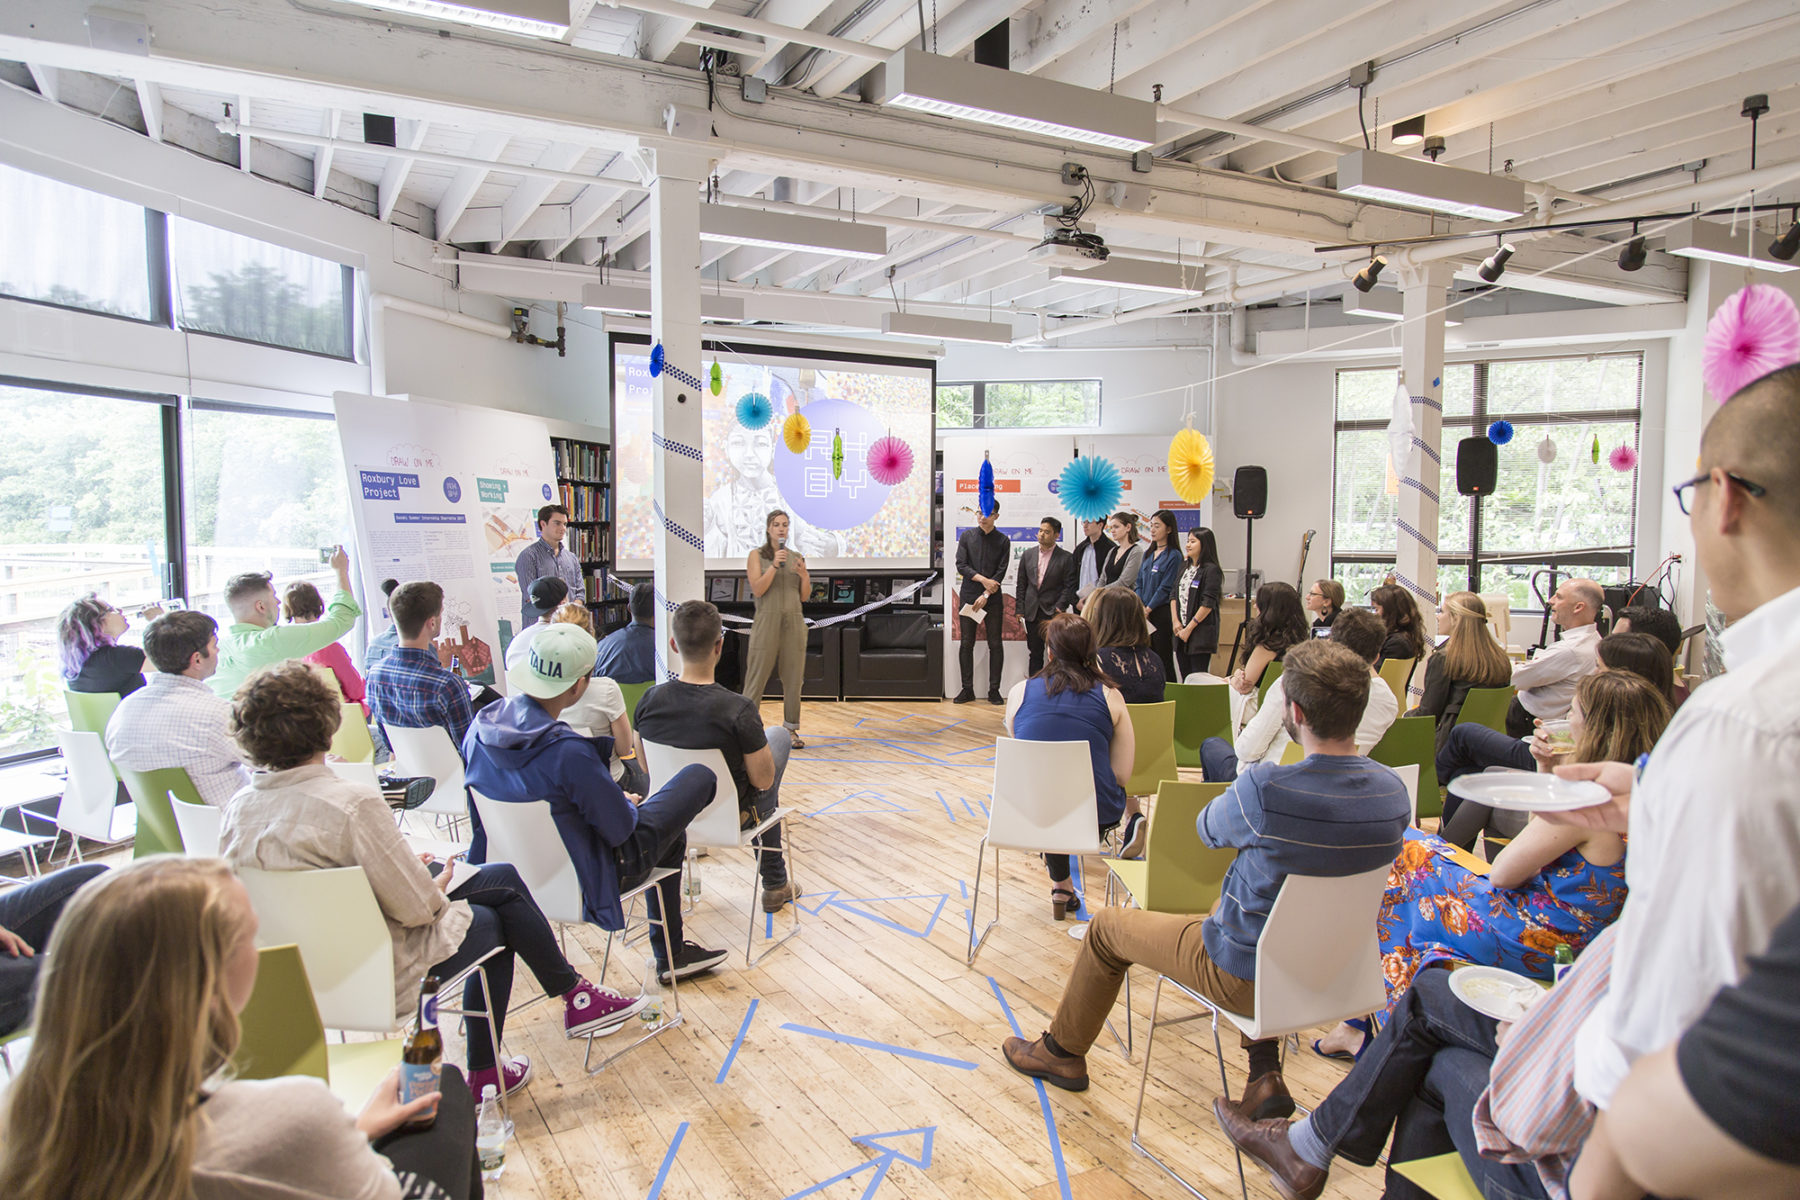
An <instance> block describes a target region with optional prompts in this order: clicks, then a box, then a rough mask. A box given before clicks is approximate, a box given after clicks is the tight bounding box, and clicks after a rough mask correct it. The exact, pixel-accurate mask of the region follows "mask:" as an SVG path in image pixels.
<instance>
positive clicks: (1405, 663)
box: [1376, 658, 1419, 712]
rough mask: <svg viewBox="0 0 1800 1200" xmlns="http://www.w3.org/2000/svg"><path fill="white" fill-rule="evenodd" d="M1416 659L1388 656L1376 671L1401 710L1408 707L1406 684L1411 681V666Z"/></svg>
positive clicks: (1415, 663)
mask: <svg viewBox="0 0 1800 1200" xmlns="http://www.w3.org/2000/svg"><path fill="white" fill-rule="evenodd" d="M1418 661H1419V660H1418V659H1416V658H1390V659H1388V660H1387V661H1386V662H1384V663H1382V664H1381V670H1380V671H1378V672H1376V674H1378V675H1380V676H1381V678H1382V679H1383V681H1385V682H1386V683H1387V685H1388V690H1390V691H1392V692H1393V693H1394V699H1396V700H1398V701H1399V702H1400V711H1401V712H1405V711H1406V710H1407V708H1409V707H1410V706H1409V705H1408V704H1407V703H1406V685H1407V684H1409V683H1411V682H1412V675H1413V667H1414V666H1415V665H1417V663H1418Z"/></svg>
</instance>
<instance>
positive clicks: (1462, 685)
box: [1410, 592, 1512, 748]
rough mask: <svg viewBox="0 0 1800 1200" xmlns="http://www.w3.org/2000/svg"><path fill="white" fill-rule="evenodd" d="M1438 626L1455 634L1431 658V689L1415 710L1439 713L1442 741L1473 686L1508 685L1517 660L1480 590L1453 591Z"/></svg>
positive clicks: (1428, 714)
mask: <svg viewBox="0 0 1800 1200" xmlns="http://www.w3.org/2000/svg"><path fill="white" fill-rule="evenodd" d="M1438 629H1439V630H1440V631H1443V632H1447V633H1448V634H1449V640H1448V641H1446V642H1445V643H1444V646H1443V649H1441V650H1439V651H1438V652H1437V653H1436V654H1433V655H1432V656H1431V658H1430V659H1429V660H1427V662H1426V663H1425V694H1424V695H1423V696H1422V697H1421V698H1420V700H1419V707H1417V708H1415V709H1413V711H1412V713H1411V714H1410V715H1412V716H1415V717H1436V718H1437V734H1438V746H1439V747H1440V748H1442V746H1443V744H1444V741H1445V740H1446V739H1447V738H1448V737H1449V736H1450V730H1451V728H1452V727H1454V726H1455V724H1456V717H1457V714H1459V713H1460V712H1462V706H1463V701H1464V700H1465V699H1467V697H1468V695H1469V689H1470V688H1478V687H1483V688H1487V687H1505V686H1506V685H1507V684H1508V683H1510V682H1511V681H1512V662H1511V660H1509V659H1508V658H1507V657H1506V651H1505V650H1503V649H1502V648H1501V646H1500V643H1499V642H1497V641H1495V640H1494V635H1493V634H1492V633H1491V632H1489V630H1488V610H1487V605H1486V604H1484V603H1482V600H1481V597H1480V596H1477V595H1476V594H1475V593H1474V592H1452V593H1450V595H1448V596H1446V597H1444V602H1443V603H1442V604H1441V605H1439V606H1438Z"/></svg>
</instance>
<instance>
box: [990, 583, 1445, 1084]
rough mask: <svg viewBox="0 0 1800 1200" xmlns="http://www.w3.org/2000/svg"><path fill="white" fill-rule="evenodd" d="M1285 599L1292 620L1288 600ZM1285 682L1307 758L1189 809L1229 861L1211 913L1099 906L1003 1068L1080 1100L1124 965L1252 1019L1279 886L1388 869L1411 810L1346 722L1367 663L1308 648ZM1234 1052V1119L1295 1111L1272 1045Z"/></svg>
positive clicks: (1361, 692) (1362, 694)
mask: <svg viewBox="0 0 1800 1200" xmlns="http://www.w3.org/2000/svg"><path fill="white" fill-rule="evenodd" d="M1289 590H1290V591H1291V590H1292V589H1289ZM1295 601H1296V603H1295V610H1296V611H1298V609H1299V604H1298V597H1297V596H1296V597H1295ZM1283 678H1284V679H1285V680H1286V681H1287V688H1286V694H1285V701H1284V704H1285V707H1286V709H1287V718H1288V720H1289V721H1290V722H1292V723H1293V724H1294V726H1295V728H1296V730H1297V731H1298V734H1299V740H1300V743H1301V745H1303V746H1304V747H1305V748H1306V753H1307V757H1306V758H1305V759H1304V760H1303V761H1301V762H1298V763H1295V764H1293V765H1292V766H1286V767H1283V766H1276V765H1273V764H1270V763H1259V764H1257V765H1256V766H1253V767H1251V768H1250V769H1249V770H1248V771H1246V772H1245V773H1244V774H1243V775H1242V776H1240V777H1239V778H1238V780H1237V782H1236V783H1234V784H1232V785H1231V787H1230V789H1229V790H1228V791H1226V793H1225V794H1224V795H1223V796H1220V797H1219V798H1218V799H1217V800H1215V801H1213V802H1212V803H1211V804H1210V805H1208V806H1207V807H1206V808H1205V810H1203V811H1202V812H1201V814H1200V819H1199V823H1198V825H1199V834H1200V840H1201V841H1202V842H1204V843H1205V844H1206V845H1208V846H1214V847H1235V848H1236V849H1237V851H1238V855H1237V858H1236V859H1235V860H1234V861H1233V862H1232V864H1231V866H1230V867H1229V868H1228V869H1227V871H1226V873H1225V882H1224V888H1223V892H1222V894H1221V898H1220V900H1219V903H1218V905H1217V906H1216V908H1215V909H1214V910H1213V913H1212V915H1211V916H1209V917H1205V918H1200V917H1189V916H1180V915H1176V914H1172V913H1157V912H1146V911H1144V910H1142V909H1125V908H1103V909H1101V910H1100V911H1099V912H1098V913H1096V914H1095V916H1094V920H1093V923H1092V924H1091V925H1090V926H1089V929H1088V935H1087V937H1086V939H1085V940H1083V942H1082V943H1081V950H1080V951H1079V952H1078V955H1077V957H1076V960H1075V969H1074V972H1073V974H1072V975H1071V976H1070V979H1069V983H1068V986H1067V987H1066V988H1065V989H1064V991H1063V996H1062V1002H1061V1003H1060V1004H1059V1005H1058V1006H1057V1010H1056V1016H1055V1018H1054V1020H1053V1021H1052V1022H1051V1025H1050V1029H1049V1031H1048V1032H1046V1033H1045V1034H1044V1035H1043V1036H1042V1037H1040V1038H1038V1039H1037V1040H1036V1041H1034V1042H1026V1041H1024V1040H1023V1039H1021V1038H1008V1039H1007V1041H1006V1043H1005V1046H1004V1047H1003V1051H1004V1053H1005V1055H1006V1060H1007V1062H1009V1063H1011V1064H1012V1066H1013V1068H1014V1069H1015V1070H1018V1071H1020V1072H1022V1073H1023V1074H1026V1075H1031V1076H1034V1077H1036V1078H1039V1079H1043V1080H1045V1081H1046V1082H1049V1083H1051V1084H1053V1085H1055V1086H1056V1087H1060V1088H1065V1089H1068V1090H1070V1091H1081V1090H1083V1089H1085V1088H1086V1087H1087V1083H1088V1074H1087V1059H1086V1057H1085V1056H1086V1054H1087V1051H1088V1048H1089V1047H1090V1046H1092V1045H1093V1043H1094V1039H1095V1038H1096V1037H1097V1036H1098V1035H1099V1033H1100V1029H1101V1027H1102V1026H1103V1025H1104V1024H1105V1021H1106V1017H1107V1014H1108V1013H1110V1012H1111V1011H1112V1007H1113V1002H1114V1001H1115V1000H1116V999H1117V997H1118V992H1119V985H1120V983H1121V982H1122V981H1123V980H1124V978H1125V972H1126V969H1127V968H1128V967H1130V966H1132V965H1133V964H1141V965H1143V966H1145V967H1147V968H1148V969H1149V970H1151V971H1153V972H1160V973H1161V974H1164V975H1167V976H1169V977H1170V978H1171V979H1175V980H1177V981H1179V982H1180V983H1181V984H1183V985H1184V986H1186V987H1190V988H1193V989H1194V990H1195V991H1198V992H1200V993H1202V994H1204V995H1206V996H1208V997H1210V998H1211V999H1213V1000H1215V1001H1217V1002H1219V1003H1220V1004H1223V1005H1224V1006H1225V1007H1227V1008H1229V1009H1231V1010H1232V1011H1233V1012H1250V1011H1251V1010H1252V1009H1253V1008H1254V1007H1255V1002H1256V984H1255V981H1254V976H1255V972H1256V943H1257V940H1258V939H1259V938H1260V937H1261V936H1262V931H1263V924H1264V921H1265V920H1266V918H1267V914H1268V911H1269V909H1270V907H1271V906H1272V905H1273V904H1274V902H1275V897H1276V895H1277V894H1278V893H1279V892H1280V890H1281V885H1282V883H1283V881H1285V880H1286V878H1287V877H1288V876H1289V875H1330V876H1343V875H1351V874H1357V873H1361V872H1364V871H1369V870H1373V869H1375V868H1377V867H1384V866H1386V865H1387V864H1388V863H1391V862H1392V861H1393V859H1394V855H1395V854H1396V853H1398V852H1399V849H1400V845H1401V833H1402V832H1403V831H1404V830H1405V828H1406V824H1407V821H1408V820H1409V819H1410V815H1411V814H1410V810H1411V802H1410V800H1409V799H1408V797H1407V793H1406V786H1405V785H1404V784H1403V783H1401V782H1400V778H1399V776H1397V775H1395V774H1394V772H1392V771H1390V770H1389V769H1388V768H1386V767H1384V766H1382V765H1381V764H1379V763H1375V762H1371V761H1370V760H1369V759H1367V758H1364V757H1362V756H1361V755H1359V754H1357V753H1356V746H1355V741H1354V738H1355V734H1356V723H1357V722H1358V721H1359V720H1361V718H1362V711H1363V706H1364V705H1365V704H1367V703H1368V698H1369V689H1370V687H1371V686H1372V680H1371V677H1370V675H1369V664H1368V662H1367V661H1365V660H1364V659H1362V658H1359V657H1358V656H1357V655H1356V654H1355V653H1354V652H1352V651H1350V650H1348V649H1346V648H1344V647H1343V646H1339V645H1337V644H1335V643H1334V642H1332V641H1330V640H1328V639H1324V638H1319V639H1310V640H1308V641H1306V642H1304V643H1302V644H1300V645H1297V646H1295V647H1294V648H1293V649H1292V650H1290V651H1289V652H1288V655H1287V667H1286V673H1285V674H1284V675H1283ZM1372 915H1373V914H1371V916H1372ZM1244 1045H1245V1048H1246V1049H1247V1050H1248V1051H1249V1056H1250V1072H1249V1074H1250V1082H1249V1084H1248V1086H1247V1087H1246V1088H1245V1091H1244V1095H1243V1105H1244V1110H1245V1112H1246V1113H1247V1114H1248V1115H1250V1116H1252V1117H1275V1116H1286V1115H1287V1114H1289V1113H1291V1112H1293V1111H1294V1102H1293V1100H1292V1098H1291V1097H1290V1096H1289V1095H1288V1090H1287V1085H1286V1084H1285V1083H1284V1082H1283V1081H1282V1077H1281V1047H1280V1042H1279V1040H1278V1039H1275V1038H1270V1039H1267V1040H1264V1041H1258V1042H1250V1041H1249V1040H1248V1039H1244Z"/></svg>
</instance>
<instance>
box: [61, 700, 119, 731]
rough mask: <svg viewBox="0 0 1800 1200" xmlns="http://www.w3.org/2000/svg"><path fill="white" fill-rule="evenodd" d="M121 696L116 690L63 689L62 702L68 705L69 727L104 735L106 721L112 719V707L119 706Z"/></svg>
mask: <svg viewBox="0 0 1800 1200" xmlns="http://www.w3.org/2000/svg"><path fill="white" fill-rule="evenodd" d="M121 698H122V697H121V696H120V695H119V693H117V692H70V691H65V692H64V693H63V703H64V704H67V705H68V706H69V728H71V729H74V730H77V731H79V732H81V733H97V734H99V735H100V736H101V737H105V736H106V723H107V722H108V721H110V720H112V715H113V709H115V708H117V707H119V701H120V699H121Z"/></svg>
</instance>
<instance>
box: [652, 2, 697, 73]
mask: <svg viewBox="0 0 1800 1200" xmlns="http://www.w3.org/2000/svg"><path fill="white" fill-rule="evenodd" d="M687 3H689V4H691V5H693V6H694V7H695V8H711V7H712V6H713V0H687ZM693 28H694V22H692V21H690V20H687V19H685V18H681V17H653V16H648V15H646V16H645V17H644V38H643V56H644V57H645V58H647V59H649V60H650V61H651V62H663V61H665V60H666V59H667V58H668V57H669V55H671V54H673V53H675V48H676V47H677V46H679V45H681V43H682V40H683V39H684V38H686V37H687V35H688V32H689V31H690V30H692V29H693Z"/></svg>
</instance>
